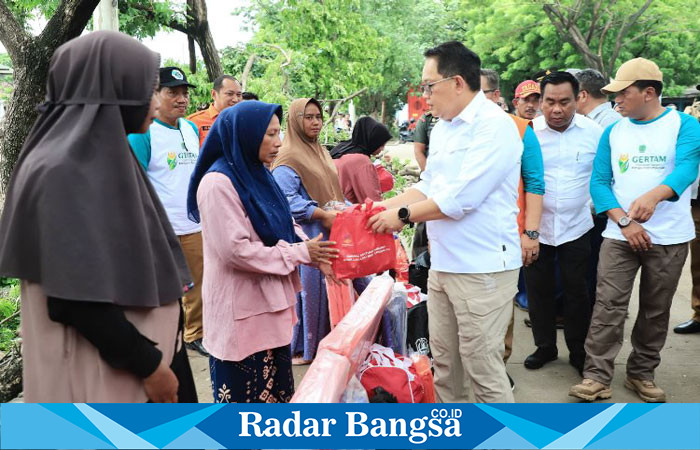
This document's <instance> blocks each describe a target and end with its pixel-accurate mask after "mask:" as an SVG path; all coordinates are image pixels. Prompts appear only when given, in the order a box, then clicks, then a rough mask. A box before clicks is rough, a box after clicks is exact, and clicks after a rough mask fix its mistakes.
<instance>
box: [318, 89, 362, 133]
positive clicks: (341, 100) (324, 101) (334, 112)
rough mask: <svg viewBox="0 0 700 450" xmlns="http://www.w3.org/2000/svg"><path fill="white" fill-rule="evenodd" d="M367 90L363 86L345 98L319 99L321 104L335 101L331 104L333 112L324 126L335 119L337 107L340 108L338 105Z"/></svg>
mask: <svg viewBox="0 0 700 450" xmlns="http://www.w3.org/2000/svg"><path fill="white" fill-rule="evenodd" d="M366 91H367V88H366V87H363V88H362V89H360V90H359V91H356V92H353V93H352V94H350V95H348V96H347V97H345V98H341V99H339V100H319V101H320V102H321V103H322V104H323V103H330V102H336V103H335V105H333V112H332V113H331V115H330V117H329V118H328V120H327V121H326V124H325V126H328V124H330V123H332V122H333V120H335V116H336V115H337V114H338V109H339V108H340V105H342V104H343V103H345V102H347V101H349V100H351V99H353V98H355V97H357V96H358V95H362V94H364V93H365V92H366Z"/></svg>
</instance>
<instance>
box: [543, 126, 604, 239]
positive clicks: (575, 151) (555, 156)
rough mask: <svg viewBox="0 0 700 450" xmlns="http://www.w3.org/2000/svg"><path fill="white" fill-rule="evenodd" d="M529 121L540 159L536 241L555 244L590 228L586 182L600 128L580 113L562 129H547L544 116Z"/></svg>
mask: <svg viewBox="0 0 700 450" xmlns="http://www.w3.org/2000/svg"><path fill="white" fill-rule="evenodd" d="M532 125H533V128H534V129H535V134H536V135H537V139H538V140H539V141H540V147H541V148H542V161H543V162H544V199H543V207H542V219H541V221H540V242H542V243H543V244H546V245H554V246H557V245H561V244H565V243H567V242H571V241H573V240H576V239H578V238H580V237H581V236H583V235H584V234H586V232H588V230H590V229H591V228H593V218H592V216H591V209H590V201H591V194H590V192H589V189H588V186H589V184H590V181H591V173H592V172H593V158H595V153H596V150H597V149H598V141H600V135H601V134H602V133H603V129H602V128H601V127H600V125H598V124H597V123H595V122H594V121H593V120H591V119H589V118H587V117H585V116H582V115H581V114H576V115H575V116H574V119H573V120H572V122H571V124H570V125H569V128H567V129H566V130H565V131H564V132H559V131H555V130H553V129H551V128H550V127H549V125H547V121H546V120H545V118H544V116H540V117H537V118H535V120H533V121H532Z"/></svg>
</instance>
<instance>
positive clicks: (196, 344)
mask: <svg viewBox="0 0 700 450" xmlns="http://www.w3.org/2000/svg"><path fill="white" fill-rule="evenodd" d="M185 346H186V347H187V348H188V349H190V350H194V351H195V352H197V353H199V354H200V355H202V356H207V357H208V356H209V352H207V349H205V348H204V346H203V345H202V340H201V339H197V340H195V341H192V342H187V343H186V344H185Z"/></svg>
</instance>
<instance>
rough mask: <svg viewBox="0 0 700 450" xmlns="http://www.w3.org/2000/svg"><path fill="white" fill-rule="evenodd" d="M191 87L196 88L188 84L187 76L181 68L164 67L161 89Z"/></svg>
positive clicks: (161, 72) (162, 69) (161, 70)
mask: <svg viewBox="0 0 700 450" xmlns="http://www.w3.org/2000/svg"><path fill="white" fill-rule="evenodd" d="M176 86H189V87H191V88H193V87H195V86H194V85H193V84H190V83H188V82H187V76H186V75H185V72H183V71H182V70H181V69H180V68H179V67H172V66H171V67H162V68H161V69H160V87H176Z"/></svg>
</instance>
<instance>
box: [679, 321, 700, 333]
mask: <svg viewBox="0 0 700 450" xmlns="http://www.w3.org/2000/svg"><path fill="white" fill-rule="evenodd" d="M673 332H674V333H678V334H691V333H700V322H698V321H697V320H695V319H690V320H687V321H685V322H683V323H682V324H680V325H678V326H677V327H676V328H674V329H673Z"/></svg>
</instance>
